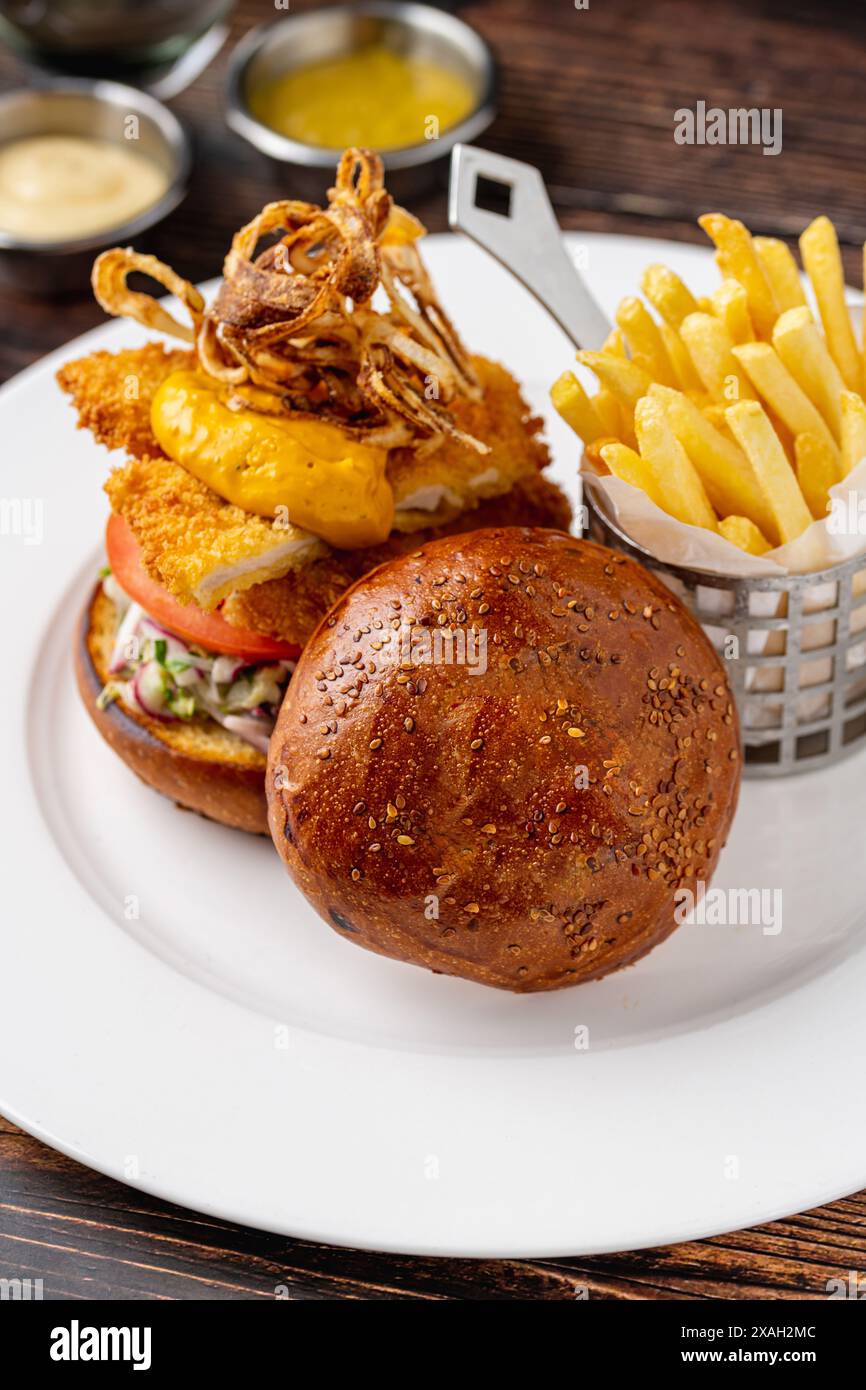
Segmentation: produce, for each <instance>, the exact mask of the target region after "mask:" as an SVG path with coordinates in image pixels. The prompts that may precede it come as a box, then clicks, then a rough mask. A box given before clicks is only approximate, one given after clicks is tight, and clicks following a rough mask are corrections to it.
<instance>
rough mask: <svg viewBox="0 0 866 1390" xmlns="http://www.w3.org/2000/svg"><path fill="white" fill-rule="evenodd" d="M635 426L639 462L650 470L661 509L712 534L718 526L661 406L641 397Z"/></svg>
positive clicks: (654, 401)
mask: <svg viewBox="0 0 866 1390" xmlns="http://www.w3.org/2000/svg"><path fill="white" fill-rule="evenodd" d="M634 422H635V430H636V432H637V439H638V444H639V446H640V453H641V458H643V459H645V461H646V462H647V464H648V465H649V467H650V470H651V472H652V475H653V478H654V479H655V483H656V487H657V489H658V492H659V496H660V497H661V499H662V500H661V506H663V507H664V509H665V511H666V512H670V514H671V516H675V517H676V518H677V520H678V521H684V522H686V523H687V524H688V525H691V526H704V527H706V528H707V529H708V530H710V531H715V530H716V529H717V526H718V522H717V519H716V514H715V512H714V511H713V509H712V507H711V506H710V501H709V498H708V497H707V494H706V492H705V490H704V485H703V483H702V482H701V480H700V477H699V476H698V473H697V470H696V469H695V467H694V465H693V464H692V462H691V460H690V459H689V457H688V454H687V453H686V451H685V449H684V448H683V446H682V444H680V442H679V440H678V439H677V437H676V435H675V434H674V432H673V429H672V428H671V426H670V424H669V423H668V419H667V416H666V415H665V412H664V408H663V406H662V405H661V403H660V402H659V401H658V400H654V399H653V398H652V397H650V396H644V397H643V399H642V400H639V401H638V403H637V406H636V407H635V413H634Z"/></svg>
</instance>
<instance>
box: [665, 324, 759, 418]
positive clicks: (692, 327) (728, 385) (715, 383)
mask: <svg viewBox="0 0 866 1390" xmlns="http://www.w3.org/2000/svg"><path fill="white" fill-rule="evenodd" d="M680 337H681V338H682V340H683V342H684V343H685V345H686V348H687V350H688V353H689V356H690V357H691V359H692V362H693V363H694V365H695V370H696V371H697V374H698V376H699V377H700V378H701V381H702V382H703V384H704V386H705V387H706V389H707V391H708V392H709V394H710V396H711V397H712V398H713V400H714V401H719V402H720V403H722V404H725V405H730V404H731V402H732V401H741V400H753V399H754V396H755V393H754V391H753V390H752V388H751V386H750V385H749V379H748V377H747V376H746V374H745V373H744V372H743V371H742V370H741V369H740V365H739V363H738V362H737V361H736V359H735V358H734V356H733V353H732V352H731V348H732V347H733V343H732V342H731V339H730V336H729V335H728V331H727V329H726V328H725V326H724V324H723V323H720V322H719V320H718V319H717V318H715V317H714V316H713V315H712V314H703V313H695V314H689V315H688V317H687V318H684V319H683V321H682V323H681V324H680Z"/></svg>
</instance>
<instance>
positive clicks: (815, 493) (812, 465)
mask: <svg viewBox="0 0 866 1390" xmlns="http://www.w3.org/2000/svg"><path fill="white" fill-rule="evenodd" d="M794 452H795V455H796V459H797V481H798V482H799V484H800V489H801V491H802V493H803V496H804V497H805V499H806V505H807V507H808V508H809V511H810V512H811V513H812V515H813V517H815V519H816V521H818V520H820V518H821V517H822V516H826V515H827V506H828V504H829V501H830V498H829V491H830V488H831V487H832V486H833V484H834V483H835V482H837V481H838V478H839V473H838V463H837V460H836V458H834V456H833V455H832V454H831V453H830V451H829V450H828V448H827V446H826V443H825V441H824V440H823V439H819V438H818V437H817V436H816V435H814V434H798V435H797V438H796V439H795V440H794Z"/></svg>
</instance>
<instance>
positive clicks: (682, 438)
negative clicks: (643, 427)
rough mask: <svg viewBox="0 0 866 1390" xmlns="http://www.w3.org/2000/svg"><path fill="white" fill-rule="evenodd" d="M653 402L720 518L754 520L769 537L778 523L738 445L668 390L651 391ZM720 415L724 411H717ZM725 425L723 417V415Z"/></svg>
mask: <svg viewBox="0 0 866 1390" xmlns="http://www.w3.org/2000/svg"><path fill="white" fill-rule="evenodd" d="M650 398H651V399H655V400H657V401H659V402H660V403H661V405H662V407H663V408H664V412H665V415H666V416H667V418H668V420H669V422H670V425H671V428H672V429H673V432H674V434H675V435H676V437H677V439H678V440H679V442H680V444H682V446H683V448H684V449H685V451H686V453H687V454H688V456H689V458H690V459H691V461H692V463H693V464H694V466H695V468H696V469H697V471H698V474H699V476H700V479H701V482H702V483H703V485H704V488H705V490H706V493H707V496H708V498H709V499H710V503H711V505H712V506H713V507H714V508H715V510H716V511H717V512H718V513H719V515H720V516H727V515H728V513H734V514H735V515H739V514H742V515H743V516H747V517H751V519H752V520H753V521H754V522H755V523H756V524H757V525H758V526H760V528H761V530H762V531H765V532H766V533H767V535H768V536H773V537H775V536H776V534H777V532H776V523H775V521H774V519H773V513H772V512H771V510H770V508H769V507H768V506H767V503H766V502H765V500H764V494H763V493H762V491H761V489H760V487H759V486H758V479H757V478H756V476H755V471H754V469H753V468H752V465H751V464H750V463H749V460H748V459H747V458H746V456H745V454H744V453H743V451H742V449H741V448H740V447H739V445H737V444H734V443H733V441H732V440H731V439H729V438H728V437H727V435H725V434H722V433H721V432H720V431H719V430H718V429H716V428H715V427H714V425H712V424H711V423H710V421H709V420H708V419H707V418H706V416H705V415H704V413H703V411H701V410H699V409H698V407H697V406H696V405H695V403H694V401H692V400H690V399H689V397H688V396H685V395H683V393H682V392H681V391H671V390H670V389H669V388H668V387H667V386H656V385H653V386H651V387H650ZM716 409H718V410H720V411H721V407H720V406H719V407H716ZM722 422H723V423H725V421H724V415H722Z"/></svg>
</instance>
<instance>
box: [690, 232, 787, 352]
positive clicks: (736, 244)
mask: <svg viewBox="0 0 866 1390" xmlns="http://www.w3.org/2000/svg"><path fill="white" fill-rule="evenodd" d="M698 222H699V223H700V225H701V226H702V227H703V229H704V231H705V232H706V233H707V236H708V237H710V239H711V240H712V241H714V242H715V244H716V247H717V248H718V256H717V257H716V259H717V261H718V263H719V266H720V268H721V271H722V274H723V275H725V276H728V275H730V276H732V277H733V279H735V280H739V282H740V284H741V285H742V286H743V289H744V290H745V291H746V294H747V295H748V298H749V313H750V314H751V317H752V322H753V324H754V325H755V330H756V332H757V333H758V335H759V336H760V337H761V338H768V337H769V336H770V333H771V332H772V329H773V324H774V323H775V321H776V318H777V317H778V309H777V306H776V300H775V296H774V294H773V291H772V289H771V287H770V282H769V280H768V279H767V277H766V275H765V274H764V268H763V266H762V265H761V262H760V261H759V260H758V256H757V253H756V251H755V248H754V246H753V245H752V237H751V233H750V232H749V230H748V228H746V227H744V226H743V224H742V222H737V221H736V220H735V219H734V218H732V217H725V216H724V214H723V213H720V212H708V213H705V214H704V216H703V217H699V218H698Z"/></svg>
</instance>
